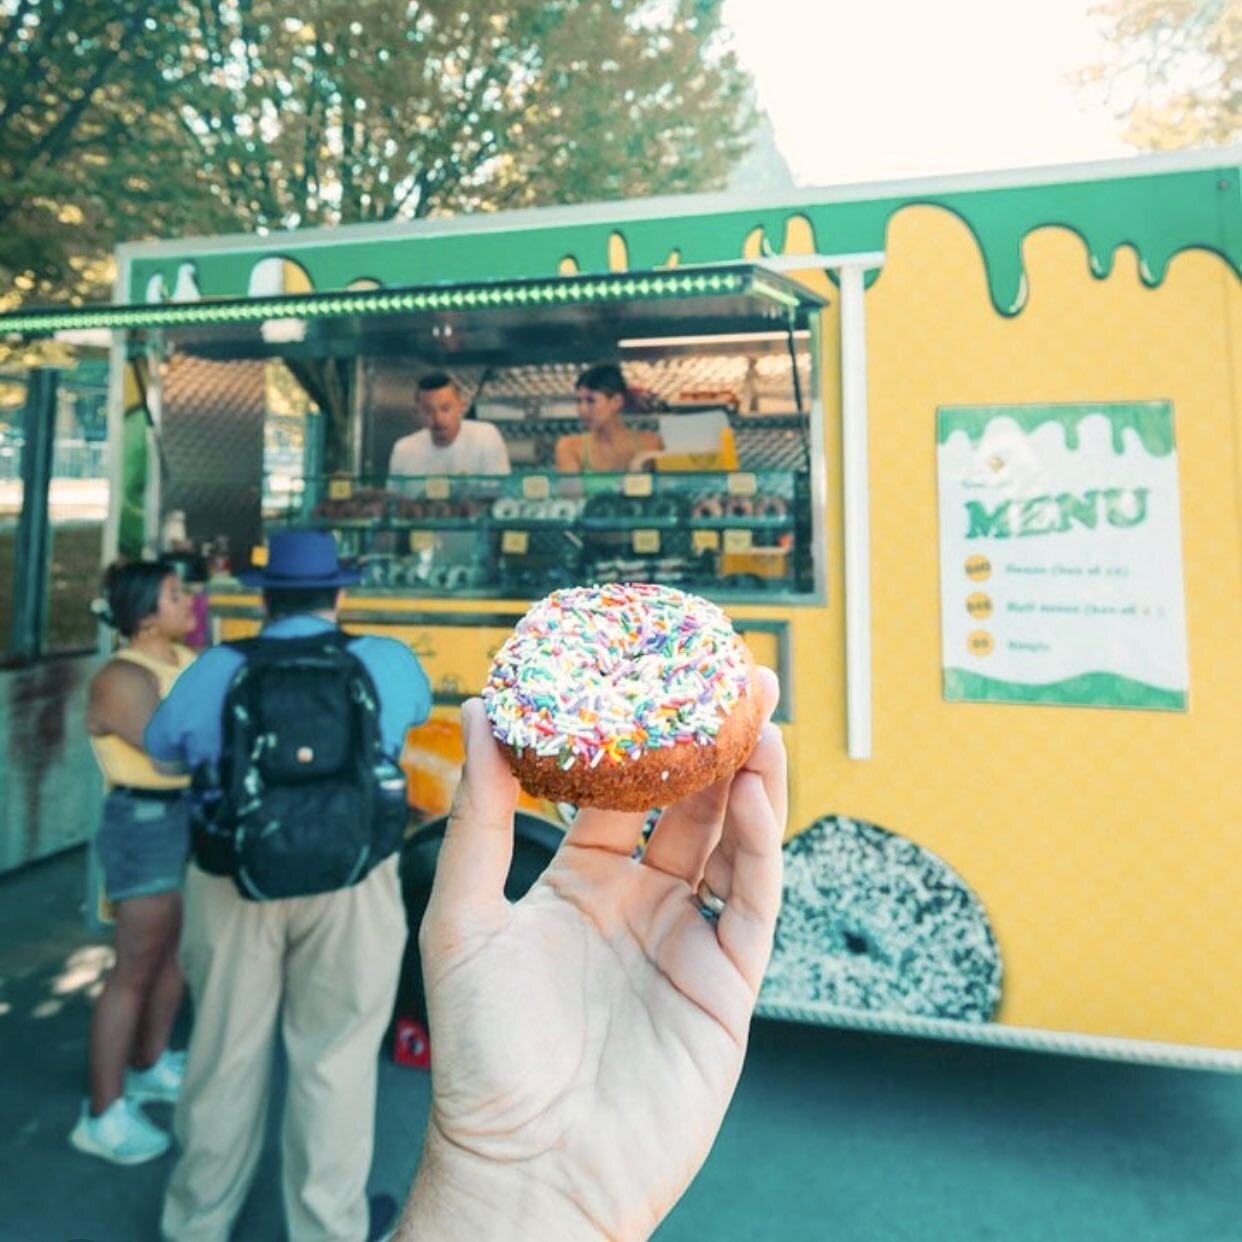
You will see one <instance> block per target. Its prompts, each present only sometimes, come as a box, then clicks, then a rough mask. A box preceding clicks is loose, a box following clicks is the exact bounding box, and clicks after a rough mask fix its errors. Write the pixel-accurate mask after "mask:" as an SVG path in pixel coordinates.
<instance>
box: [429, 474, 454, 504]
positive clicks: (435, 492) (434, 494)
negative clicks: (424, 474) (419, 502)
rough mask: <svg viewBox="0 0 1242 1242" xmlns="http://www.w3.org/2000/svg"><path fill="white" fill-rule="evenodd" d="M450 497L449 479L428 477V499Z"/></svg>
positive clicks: (445, 498)
mask: <svg viewBox="0 0 1242 1242" xmlns="http://www.w3.org/2000/svg"><path fill="white" fill-rule="evenodd" d="M448 498H449V481H448V479H428V480H427V499H428V500H447V499H448Z"/></svg>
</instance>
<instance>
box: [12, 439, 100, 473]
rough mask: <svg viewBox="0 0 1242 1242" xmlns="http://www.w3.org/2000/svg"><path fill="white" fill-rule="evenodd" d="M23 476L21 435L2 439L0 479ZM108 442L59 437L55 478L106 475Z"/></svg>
mask: <svg viewBox="0 0 1242 1242" xmlns="http://www.w3.org/2000/svg"><path fill="white" fill-rule="evenodd" d="M21 477H22V438H21V437H20V436H6V437H5V438H4V439H2V440H0V479H3V480H17V479H20V478H21ZM107 477H108V445H107V443H106V442H104V441H102V440H67V439H66V440H57V441H56V443H55V445H54V446H53V449H52V478H54V479H106V478H107Z"/></svg>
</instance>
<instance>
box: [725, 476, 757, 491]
mask: <svg viewBox="0 0 1242 1242" xmlns="http://www.w3.org/2000/svg"><path fill="white" fill-rule="evenodd" d="M725 490H726V491H727V492H728V493H729V495H730V496H753V495H754V494H755V493H756V492H757V491H758V490H759V482H758V480H757V479H756V478H755V476H754V475H753V474H731V475H729V477H728V479H726V480H725Z"/></svg>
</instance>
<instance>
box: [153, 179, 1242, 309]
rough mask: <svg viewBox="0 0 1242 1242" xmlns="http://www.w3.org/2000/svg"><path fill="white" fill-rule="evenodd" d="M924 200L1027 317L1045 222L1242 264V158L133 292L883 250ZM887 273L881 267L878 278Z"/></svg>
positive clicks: (997, 290) (1111, 242) (292, 245)
mask: <svg viewBox="0 0 1242 1242" xmlns="http://www.w3.org/2000/svg"><path fill="white" fill-rule="evenodd" d="M914 206H932V207H939V208H942V209H944V210H946V211H950V212H952V213H953V214H954V215H955V216H957V217H958V218H959V219H960V220H962V221H963V223H964V224H965V225H966V227H967V228H968V229H969V230H970V233H971V234H972V236H973V237H974V239H975V242H976V244H977V245H978V247H979V251H980V254H981V257H982V259H983V264H984V268H985V270H986V273H987V280H988V288H989V291H990V295H991V300H992V304H993V306H994V307H995V309H996V310H997V312H998V313H999V314H1001V315H1006V316H1009V315H1016V314H1017V313H1018V312H1019V311H1020V310H1021V309H1022V307H1023V305H1024V303H1025V300H1026V277H1025V271H1024V268H1023V262H1022V244H1023V242H1024V241H1025V239H1026V238H1027V237H1028V236H1029V235H1030V234H1031V233H1033V232H1035V231H1036V230H1037V229H1041V228H1047V227H1059V228H1065V229H1068V230H1070V231H1072V232H1074V233H1075V234H1077V235H1078V237H1080V238H1081V239H1082V242H1083V244H1084V246H1085V247H1086V251H1087V265H1088V268H1089V270H1090V271H1091V272H1092V273H1093V274H1094V275H1095V276H1096V277H1098V278H1100V279H1103V278H1105V277H1107V276H1108V275H1109V274H1110V273H1111V271H1112V269H1113V262H1114V258H1115V255H1116V251H1117V248H1118V247H1120V246H1132V247H1134V249H1135V251H1136V252H1137V254H1138V258H1139V269H1140V272H1141V278H1142V280H1143V283H1144V284H1145V285H1147V286H1148V287H1151V288H1154V287H1156V286H1158V285H1159V284H1160V283H1161V282H1162V281H1163V280H1164V278H1165V275H1166V274H1167V272H1168V267H1169V264H1170V262H1171V261H1172V259H1173V257H1174V256H1175V255H1177V254H1179V253H1181V252H1182V251H1184V250H1192V249H1201V250H1207V251H1210V252H1212V253H1214V254H1217V255H1219V256H1220V257H1221V258H1223V259H1224V260H1225V261H1226V262H1227V263H1229V264H1230V265H1231V267H1232V268H1233V270H1234V271H1235V272H1237V273H1239V274H1242V211H1239V170H1238V169H1237V168H1234V167H1221V168H1208V169H1196V170H1190V171H1181V172H1169V173H1155V174H1150V175H1148V176H1140V177H1115V178H1102V179H1099V180H1090V181H1079V182H1058V183H1052V184H1048V185H1035V186H1012V187H1007V188H1003V189H992V190H963V191H958V192H951V193H944V194H935V193H929V194H919V195H912V196H907V197H896V196H894V197H887V198H877V199H869V200H862V201H855V202H836V203H824V204H821V205H814V204H811V205H808V204H798V205H796V206H793V205H791V206H788V207H779V206H778V207H774V208H767V209H751V210H746V211H724V212H713V213H711V214H707V215H699V216H675V217H672V218H662V219H654V220H634V221H629V222H627V223H626V224H624V225H623V226H618V225H616V224H615V223H609V222H593V223H589V224H558V225H555V226H548V227H545V228H534V229H522V230H520V231H513V232H497V233H473V234H466V235H458V236H453V235H447V236H446V235H431V236H423V237H394V238H393V239H392V240H382V241H366V242H360V241H354V242H350V241H342V242H340V243H337V244H334V245H324V244H322V242H320V243H317V244H315V243H309V242H308V243H305V244H302V243H299V241H298V234H297V233H296V232H295V233H291V234H288V235H287V236H286V237H284V238H282V239H280V242H279V243H277V244H276V247H275V248H274V249H271V250H268V249H264V248H263V247H262V245H261V244H259V243H261V241H262V239H254V242H255V244H254V248H253V249H251V250H249V251H247V252H245V253H236V252H234V253H227V252H221V251H207V252H202V253H196V252H195V251H194V247H193V242H192V241H190V242H187V247H186V250H185V252H184V253H182V254H179V255H176V256H175V257H169V258H163V259H138V260H136V261H135V262H134V264H133V267H132V269H131V275H130V290H129V298H130V300H136V299H137V298H140V297H142V296H144V294H145V290H146V288H147V284H148V281H149V280H150V279H151V277H153V276H157V275H158V276H161V277H162V278H163V280H164V283H165V286H166V287H167V288H170V289H171V288H172V287H173V286H174V285H175V284H176V278H177V272H178V268H179V267H180V265H181V264H182V263H184V262H187V261H189V262H191V263H193V265H194V268H195V277H196V280H197V283H198V287H199V289H200V291H201V293H202V294H203V296H204V297H236V296H239V295H243V294H245V293H246V291H247V289H248V287H249V281H250V273H251V270H252V268H253V267H254V265H255V264H257V263H258V262H259V261H260V260H261V259H264V258H273V257H283V258H289V259H293V260H294V261H295V262H297V263H298V264H299V265H300V266H301V267H302V268H303V269H304V270H305V271H306V273H307V274H308V276H309V277H310V279H311V281H312V283H313V285H314V287H315V288H316V289H321V290H332V289H343V288H344V287H345V286H346V285H348V284H349V283H350V282H351V281H353V280H355V279H358V278H360V277H361V276H363V275H371V274H373V273H374V272H376V271H383V272H384V273H385V274H386V277H387V282H388V283H389V284H390V285H419V284H429V283H433V282H437V281H471V280H481V279H485V278H500V279H505V278H518V277H531V276H536V277H537V276H545V275H551V274H554V273H556V272H557V271H558V270H559V267H560V262H561V260H562V258H563V257H564V256H565V255H566V254H573V255H575V256H576V258H577V260H578V263H579V266H580V268H581V270H582V274H584V275H585V274H588V273H594V274H603V273H605V272H607V270H608V247H609V239H610V238H611V236H612V235H613V234H614V233H618V232H619V233H621V234H622V235H623V237H624V240H625V244H626V250H627V254H628V258H629V263H630V266H631V267H632V268H634V269H636V270H638V269H649V268H655V267H657V266H659V265H660V264H663V263H664V262H665V260H666V259H667V258H668V255H669V254H670V252H672V251H674V250H675V251H677V252H678V253H679V258H680V262H681V263H683V264H685V263H719V262H727V261H730V260H733V259H736V258H738V257H739V256H740V255H741V253H742V250H743V247H744V245H745V242H746V239H747V237H749V236H750V234H751V233H753V232H754V231H755V230H756V229H759V230H760V231H761V234H762V237H761V249H767V250H771V251H775V252H780V251H782V250H783V249H784V242H785V236H786V231H787V229H788V227H789V225H790V224H791V223H792V222H793V221H795V220H798V219H804V220H806V221H807V222H808V224H809V226H810V229H811V232H812V234H813V237H814V245H815V249H816V250H817V251H819V252H821V253H835V254H841V253H846V252H858V251H874V250H882V249H884V244H885V238H886V236H887V233H888V229H889V226H890V224H891V222H892V219H893V217H894V216H895V215H896V214H897V213H898V212H899V211H901V210H903V209H905V208H907V207H914ZM876 276H877V273H874V272H873V273H871V274H870V276H869V282H870V280H873V279H875V278H876Z"/></svg>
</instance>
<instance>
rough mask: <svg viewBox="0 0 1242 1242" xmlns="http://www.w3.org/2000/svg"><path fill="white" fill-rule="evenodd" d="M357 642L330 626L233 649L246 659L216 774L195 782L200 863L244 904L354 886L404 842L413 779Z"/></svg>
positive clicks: (229, 704) (231, 698)
mask: <svg viewBox="0 0 1242 1242" xmlns="http://www.w3.org/2000/svg"><path fill="white" fill-rule="evenodd" d="M350 641H351V639H350V636H349V635H348V634H344V633H342V632H341V631H340V630H331V631H325V632H324V633H322V634H315V635H313V636H311V637H308V638H267V639H265V638H261V637H260V638H250V639H245V640H243V641H241V642H235V643H231V644H230V646H232V647H233V648H234V649H235V650H236V651H238V652H240V653H241V655H242V657H243V659H244V661H245V662H244V663H243V664H242V666H241V668H239V669H238V670H237V672H236V673H235V674H234V675H233V680H232V682H231V683H230V684H229V688H228V692H227V694H226V695H225V699H224V712H223V718H222V720H221V742H222V750H221V759H220V764H219V767H218V768H217V769H215V770H214V771H213V770H208V769H207V768H205V767H204V768H200V770H199V771H197V772H196V773H195V774H194V798H193V805H194V815H193V841H194V855H195V861H196V862H198V864H199V866H201V867H202V868H203V869H204V870H205V871H208V872H210V873H212V874H214V875H230V876H232V877H233V880H234V882H235V883H236V885H237V888H238V890H239V891H240V892H241V894H242V896H243V897H249V898H251V899H252V900H255V901H268V900H274V899H277V898H283V897H307V896H311V895H312V894H315V893H327V892H333V891H334V890H336V889H341V888H348V887H349V886H350V885H351V884H357V883H358V881H359V880H361V879H363V878H364V877H365V876H366V875H367V874H368V872H370V871H371V869H372V868H373V867H374V866H375V865H376V864H377V863H379V862H381V861H383V859H385V858H387V857H388V856H389V855H390V854H392V853H393V852H394V851H395V850H397V849H398V848H399V847H400V845H401V841H402V837H403V835H404V831H405V825H406V819H407V816H408V809H407V805H406V797H405V777H404V776H403V775H402V772H401V769H400V768H399V767H398V766H397V765H396V764H395V763H394V762H393V761H392V760H391V759H390V758H389V757H388V756H387V755H385V754H384V751H383V744H382V742H381V739H380V732H379V698H378V696H377V694H376V691H375V684H374V682H373V681H372V680H371V676H370V674H369V673H368V672H367V670H366V667H365V665H363V663H362V661H361V660H359V659H358V657H357V656H355V655H353V654H352V653H351V652H350V651H348V650H347V649H346V644H347V643H349V642H350Z"/></svg>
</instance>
